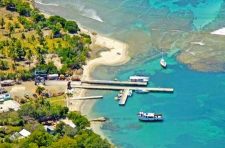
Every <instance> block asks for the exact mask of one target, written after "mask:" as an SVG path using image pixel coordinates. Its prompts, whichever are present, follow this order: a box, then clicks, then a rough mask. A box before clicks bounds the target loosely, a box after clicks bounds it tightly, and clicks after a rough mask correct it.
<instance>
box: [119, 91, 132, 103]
mask: <svg viewBox="0 0 225 148" xmlns="http://www.w3.org/2000/svg"><path fill="white" fill-rule="evenodd" d="M129 91H130V90H129V89H125V90H124V91H123V95H122V96H121V98H120V101H119V105H125V104H126V101H127V98H128V94H129Z"/></svg>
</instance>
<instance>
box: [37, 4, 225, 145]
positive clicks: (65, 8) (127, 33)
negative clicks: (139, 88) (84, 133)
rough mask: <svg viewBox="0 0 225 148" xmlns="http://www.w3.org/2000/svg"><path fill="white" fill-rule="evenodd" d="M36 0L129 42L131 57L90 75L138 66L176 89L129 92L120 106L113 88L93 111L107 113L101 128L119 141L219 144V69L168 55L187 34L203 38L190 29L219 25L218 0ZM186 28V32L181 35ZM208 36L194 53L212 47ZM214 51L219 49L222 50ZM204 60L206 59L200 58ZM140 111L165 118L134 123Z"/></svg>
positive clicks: (223, 88) (222, 88)
mask: <svg viewBox="0 0 225 148" xmlns="http://www.w3.org/2000/svg"><path fill="white" fill-rule="evenodd" d="M37 1H39V2H42V3H41V4H40V3H39V4H37V7H38V8H39V9H41V10H42V11H45V12H47V13H50V14H58V15H61V16H63V17H66V18H69V19H75V20H77V21H79V23H81V24H82V25H83V26H85V27H88V28H91V29H93V30H96V31H98V32H100V33H102V34H104V35H106V36H109V37H113V38H116V39H119V40H121V41H125V42H126V43H127V44H128V45H129V50H130V53H131V55H132V60H131V61H130V62H129V63H128V64H126V65H124V66H120V67H115V68H114V67H99V68H97V69H96V71H95V73H94V74H93V75H94V77H95V78H99V79H100V78H101V79H114V78H115V77H116V78H118V79H121V80H127V79H128V77H129V76H130V75H133V74H137V73H139V74H140V73H142V74H146V75H149V76H150V84H149V86H150V87H151V86H155V87H173V88H174V89H175V92H174V93H173V94H158V93H152V94H146V95H140V94H134V96H133V97H131V98H129V99H128V102H127V104H126V106H125V107H120V106H119V105H118V102H116V101H115V100H114V97H115V96H116V95H117V93H116V92H109V93H108V94H106V95H105V97H104V99H103V100H100V101H98V102H97V103H96V105H95V106H94V108H93V114H92V115H93V116H106V117H109V118H110V121H109V122H108V123H107V124H105V125H104V127H103V132H104V133H105V134H106V135H107V136H108V137H109V138H110V139H111V140H112V142H113V143H115V144H116V145H117V146H118V147H125V148H134V147H135V148H183V147H184V148H186V147H187V148H211V147H214V148H220V147H221V148H222V147H224V145H225V140H224V139H225V81H224V80H225V74H224V73H211V72H204V73H202V72H197V71H193V70H191V69H189V68H188V67H187V66H186V65H183V64H181V63H179V62H177V61H176V60H175V59H176V56H177V55H178V54H179V52H178V53H176V52H175V51H176V50H173V49H176V48H185V49H181V51H182V50H186V53H187V54H188V51H189V49H191V48H192V46H191V44H190V42H192V41H193V40H191V39H190V38H193V39H194V41H195V40H197V39H198V41H201V40H202V39H201V37H202V38H203V37H204V36H201V37H200V36H197V37H193V36H192V35H193V34H194V35H195V33H196V32H197V33H198V32H204V33H205V34H207V33H208V32H207V30H216V29H219V28H217V27H218V26H219V27H224V26H225V21H224V17H221V16H225V11H224V10H225V4H224V3H225V1H224V0H37ZM209 24H210V25H209ZM216 26H217V27H216ZM206 28H207V29H206ZM187 35H188V36H191V37H190V38H187V40H186V38H185V37H186V36H187ZM180 39H182V40H180ZM209 40H210V39H209ZM213 41H214V40H213ZM215 41H216V39H215ZM180 42H181V43H180ZM185 43H189V44H185ZM210 43H211V42H206V46H205V48H201V49H198V50H197V51H196V54H198V52H199V50H204V49H208V48H210V50H208V51H210V52H212V54H214V49H213V48H216V47H215V45H214V46H212V50H211V45H210ZM182 44H184V45H183V46H182ZM218 46H219V45H218ZM196 47H197V46H196ZM161 48H164V49H171V50H170V53H169V56H168V57H167V58H166V60H167V62H168V64H169V67H168V69H166V70H162V69H161V67H160V65H159V58H157V57H155V55H157V54H159V52H160V51H161ZM194 48H195V47H194ZM192 52H193V53H194V52H195V50H192ZM172 53H175V54H172ZM196 54H193V56H195V55H196ZM215 54H218V55H224V52H222V51H221V52H219V53H215ZM152 57H155V58H152ZM213 57H214V56H213ZM218 57H220V58H221V56H218ZM204 58H205V57H204V56H203V59H201V60H200V59H199V61H204ZM214 58H216V56H215V57H214ZM224 59H225V57H224ZM209 60H212V61H213V59H207V60H205V62H207V63H208V61H209ZM197 62H198V59H197ZM212 63H213V62H212ZM212 63H210V62H209V64H208V65H207V66H214V65H216V64H220V65H224V62H221V63H214V65H212ZM140 110H142V111H146V112H160V113H163V115H164V116H165V121H164V122H162V123H141V122H139V121H138V120H137V117H136V114H137V112H138V111H140Z"/></svg>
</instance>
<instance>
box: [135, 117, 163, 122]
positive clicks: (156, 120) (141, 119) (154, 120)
mask: <svg viewBox="0 0 225 148" xmlns="http://www.w3.org/2000/svg"><path fill="white" fill-rule="evenodd" d="M138 119H139V121H143V122H162V121H163V118H160V119H159V118H158V119H157V118H145V117H138Z"/></svg>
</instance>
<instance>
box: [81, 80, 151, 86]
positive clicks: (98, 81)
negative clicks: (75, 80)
mask: <svg viewBox="0 0 225 148" xmlns="http://www.w3.org/2000/svg"><path fill="white" fill-rule="evenodd" d="M81 83H86V84H101V85H128V86H147V85H148V83H147V82H131V81H110V80H83V81H81Z"/></svg>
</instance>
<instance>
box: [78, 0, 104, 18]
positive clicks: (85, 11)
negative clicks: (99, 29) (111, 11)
mask: <svg viewBox="0 0 225 148" xmlns="http://www.w3.org/2000/svg"><path fill="white" fill-rule="evenodd" d="M75 6H76V9H78V10H79V12H80V13H81V15H82V16H84V17H88V18H90V19H93V20H96V21H98V22H104V21H103V20H102V18H101V17H100V16H99V15H98V14H97V11H96V10H94V9H91V8H87V6H85V5H84V4H83V3H82V2H81V1H76V5H75Z"/></svg>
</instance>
